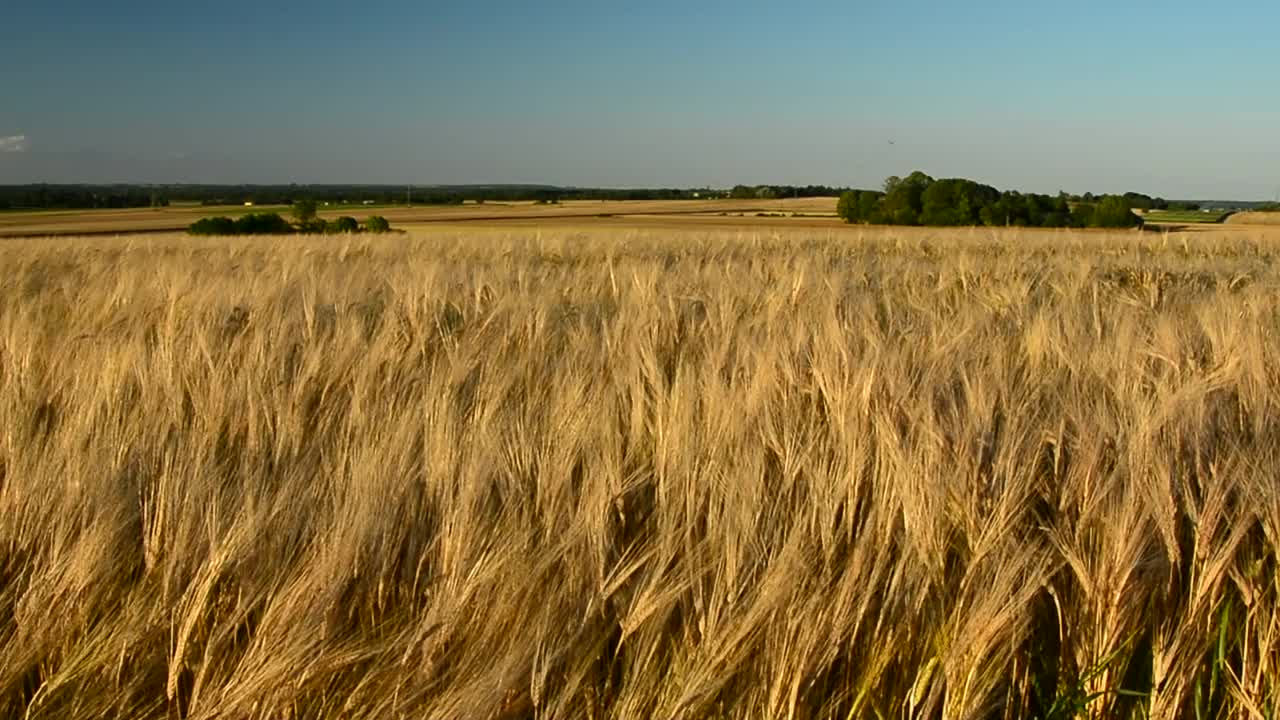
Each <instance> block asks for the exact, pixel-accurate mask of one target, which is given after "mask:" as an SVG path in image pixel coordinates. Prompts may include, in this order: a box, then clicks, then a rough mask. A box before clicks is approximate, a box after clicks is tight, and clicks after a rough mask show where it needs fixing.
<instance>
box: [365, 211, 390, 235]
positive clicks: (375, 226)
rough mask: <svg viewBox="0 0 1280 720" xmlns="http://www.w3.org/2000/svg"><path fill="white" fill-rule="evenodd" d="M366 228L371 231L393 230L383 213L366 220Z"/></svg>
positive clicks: (383, 231)
mask: <svg viewBox="0 0 1280 720" xmlns="http://www.w3.org/2000/svg"><path fill="white" fill-rule="evenodd" d="M364 230H365V232H371V233H385V232H391V223H389V222H387V219H386V218H384V217H382V216H381V215H373V216H371V217H370V218H369V219H368V220H365V221H364Z"/></svg>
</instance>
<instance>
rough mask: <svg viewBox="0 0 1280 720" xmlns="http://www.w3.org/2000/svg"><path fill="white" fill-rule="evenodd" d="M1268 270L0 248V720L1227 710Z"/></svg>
mask: <svg viewBox="0 0 1280 720" xmlns="http://www.w3.org/2000/svg"><path fill="white" fill-rule="evenodd" d="M1278 257H1280V241H1277V240H1273V239H1270V238H1267V237H1264V236H1256V237H1255V236H1252V235H1249V234H1242V233H1233V234H1220V235H1211V234H1197V235H1194V236H1184V237H1182V238H1171V237H1168V236H1163V237H1162V236H1160V235H1156V234H1143V233H1125V234H1119V235H1104V234H1096V233H1080V234H1072V233H1069V232H1061V231H1060V232H1054V233H1019V232H1016V231H1015V232H1008V233H1003V232H995V231H990V230H983V231H981V232H977V231H967V230H965V231H948V230H938V231H930V230H923V229H914V230H909V231H908V230H903V231H896V230H894V231H890V230H868V231H865V232H863V231H851V232H845V233H839V234H835V235H823V234H821V233H818V234H816V235H815V234H814V233H809V232H805V231H797V232H793V233H785V232H773V233H761V234H749V233H747V234H744V233H741V232H738V233H717V232H683V233H678V232H671V231H665V230H664V231H655V232H648V233H646V232H643V231H629V232H627V233H617V232H613V231H607V230H606V231H594V232H592V231H582V232H572V233H571V232H560V233H547V232H543V233H535V232H526V231H522V230H517V231H492V232H453V231H447V232H446V231H441V232H435V233H425V232H424V233H415V234H413V235H411V236H408V237H383V238H362V237H355V238H351V239H342V240H335V239H332V238H327V239H298V238H284V239H254V238H245V239H234V240H209V239H189V238H182V237H146V238H124V239H101V238H98V239H93V238H90V239H59V240H13V241H6V242H3V243H0V265H2V266H3V267H4V268H5V272H4V274H3V275H2V276H0V716H4V717H25V718H33V719H34V718H58V719H60V720H61V719H64V718H84V719H86V720H88V719H90V718H94V719H96V718H104V717H121V718H148V719H149V718H156V719H161V718H166V719H167V718H246V719H252V718H263V719H266V718H273V719H274V718H320V717H325V718H329V717H333V718H339V717H340V718H379V719H380V718H442V719H443V718H448V719H452V718H480V719H488V718H494V719H499V718H500V719H502V720H518V719H524V718H539V719H541V718H566V719H569V718H573V719H580V718H590V719H595V718H617V719H628V720H630V719H636V720H639V719H641V718H645V719H647V718H671V719H676V718H679V719H681V720H683V719H686V718H687V719H697V718H744V719H747V718H751V719H755V718H805V719H807V718H814V719H817V718H842V719H843V718H947V719H951V718H955V719H960V718H966V719H967V718H1015V717H1018V718H1021V717H1043V718H1067V717H1088V718H1116V717H1120V718H1148V717H1151V718H1207V717H1258V718H1262V717H1271V716H1272V713H1273V712H1274V711H1275V708H1276V703H1277V700H1278V699H1280V698H1278V697H1277V693H1278V692H1280V654H1278V648H1280V567H1278V566H1277V559H1278V558H1280V555H1278V551H1280V485H1277V482H1276V479H1275V475H1276V469H1277V468H1280V335H1278V334H1277V328H1280V299H1278V296H1277V290H1278V289H1280V271H1278V270H1277V265H1276V262H1277V258H1278Z"/></svg>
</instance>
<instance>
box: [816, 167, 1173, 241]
mask: <svg viewBox="0 0 1280 720" xmlns="http://www.w3.org/2000/svg"><path fill="white" fill-rule="evenodd" d="M1161 205H1166V203H1165V202H1164V201H1163V200H1161V199H1159V198H1150V197H1148V196H1146V195H1139V194H1137V193H1128V194H1126V195H1123V196H1121V195H1109V196H1104V197H1102V198H1098V199H1097V201H1096V203H1095V196H1093V195H1091V194H1087V193H1086V195H1084V196H1082V197H1080V198H1073V197H1072V196H1070V195H1067V194H1066V193H1058V194H1057V195H1040V194H1036V193H1020V192H1016V191H1012V190H1009V191H1005V192H1000V191H999V190H997V189H995V188H993V187H991V186H990V185H984V184H982V183H978V182H974V181H973V180H966V179H964V178H946V179H942V180H935V179H933V178H932V177H929V176H928V175H926V174H924V173H922V172H920V171H918V170H917V171H916V172H913V173H911V174H910V175H908V176H907V177H905V178H902V177H898V176H896V175H894V176H891V177H889V178H886V179H885V181H884V192H876V191H871V190H851V191H849V192H846V193H844V194H843V195H841V196H840V202H839V203H838V204H837V206H836V212H837V214H839V216H840V217H841V218H844V220H845V222H851V223H871V224H885V225H937V226H973V225H991V226H999V225H1015V226H1022V227H1109V228H1130V227H1137V226H1139V225H1141V224H1142V218H1141V217H1139V216H1138V215H1137V214H1136V213H1134V212H1133V208H1141V207H1144V206H1145V207H1158V206H1161Z"/></svg>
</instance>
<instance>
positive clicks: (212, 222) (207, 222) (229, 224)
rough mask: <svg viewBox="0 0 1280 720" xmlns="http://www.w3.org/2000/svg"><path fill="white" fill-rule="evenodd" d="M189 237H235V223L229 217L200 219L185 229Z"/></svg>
mask: <svg viewBox="0 0 1280 720" xmlns="http://www.w3.org/2000/svg"><path fill="white" fill-rule="evenodd" d="M187 232H188V233H189V234H191V235H235V234H236V221H235V220H232V219H231V218H229V217H209V218H201V219H199V220H197V221H195V222H193V223H191V225H190V227H188V228H187Z"/></svg>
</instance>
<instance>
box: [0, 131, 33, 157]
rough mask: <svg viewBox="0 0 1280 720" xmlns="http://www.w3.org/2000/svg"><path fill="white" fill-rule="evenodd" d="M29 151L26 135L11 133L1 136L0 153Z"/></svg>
mask: <svg viewBox="0 0 1280 720" xmlns="http://www.w3.org/2000/svg"><path fill="white" fill-rule="evenodd" d="M26 151H27V136H26V135H10V136H8V137H0V153H20V152H26Z"/></svg>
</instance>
